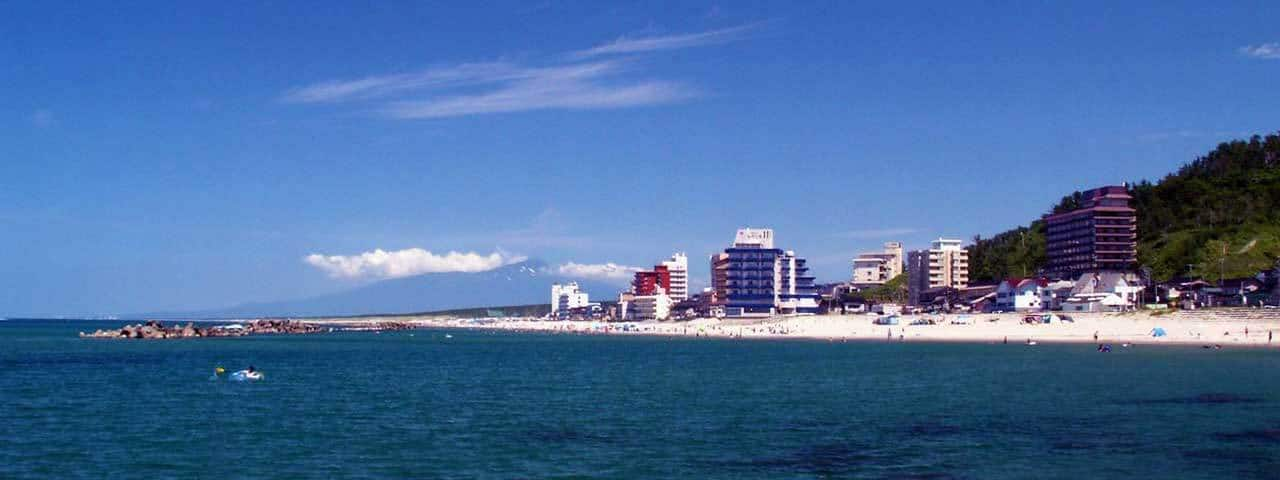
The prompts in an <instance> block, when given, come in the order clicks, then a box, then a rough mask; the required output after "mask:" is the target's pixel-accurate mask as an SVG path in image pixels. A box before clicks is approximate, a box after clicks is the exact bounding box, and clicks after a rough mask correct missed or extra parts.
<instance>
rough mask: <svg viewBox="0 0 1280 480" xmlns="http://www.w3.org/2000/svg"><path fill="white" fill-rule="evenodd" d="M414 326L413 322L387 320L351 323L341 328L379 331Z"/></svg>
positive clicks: (405, 328) (408, 328)
mask: <svg viewBox="0 0 1280 480" xmlns="http://www.w3.org/2000/svg"><path fill="white" fill-rule="evenodd" d="M414 328H418V326H417V325H415V324H413V323H409V322H394V321H388V322H377V323H367V324H359V325H351V326H347V327H343V329H342V330H343V331H347V332H380V331H383V330H391V331H394V330H411V329H414Z"/></svg>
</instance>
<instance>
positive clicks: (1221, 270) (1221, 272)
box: [1218, 241, 1227, 288]
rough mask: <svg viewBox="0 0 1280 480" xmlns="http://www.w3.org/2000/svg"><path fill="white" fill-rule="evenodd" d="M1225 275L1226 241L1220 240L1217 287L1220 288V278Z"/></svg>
mask: <svg viewBox="0 0 1280 480" xmlns="http://www.w3.org/2000/svg"><path fill="white" fill-rule="evenodd" d="M1225 276H1227V242H1225V241H1224V242H1222V257H1221V258H1219V259H1218V288H1222V285H1223V284H1222V279H1223V277H1225Z"/></svg>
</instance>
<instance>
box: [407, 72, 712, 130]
mask: <svg viewBox="0 0 1280 480" xmlns="http://www.w3.org/2000/svg"><path fill="white" fill-rule="evenodd" d="M619 70H620V68H619V66H618V64H616V63H614V62H600V63H588V64H576V65H569V66H564V67H556V68H543V69H534V70H530V72H531V73H533V74H532V75H528V76H523V77H520V78H519V79H517V80H514V81H509V82H505V83H504V84H503V85H502V86H500V87H498V88H497V89H496V90H493V91H489V92H485V93H480V94H474V95H453V96H443V97H437V98H430V99H426V100H406V101H398V102H392V103H390V104H388V105H387V106H386V107H385V108H383V109H382V112H383V113H385V114H386V115H387V116H390V117H393V118H402V119H410V118H441V117H456V116H462V115H475V114H482V113H502V112H522V111H530V110H547V109H563V110H589V109H607V108H623V107H636V106H644V105H658V104H663V103H670V102H676V101H680V100H684V99H688V98H692V97H694V96H696V95H697V92H695V91H694V90H693V89H692V88H691V87H687V86H685V85H682V84H679V83H675V82H664V81H639V82H628V83H622V84H615V83H606V82H603V81H601V80H602V79H603V78H604V77H607V76H612V75H615V74H617V73H618V71H619Z"/></svg>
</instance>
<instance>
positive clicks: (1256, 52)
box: [1240, 42, 1280, 60]
mask: <svg viewBox="0 0 1280 480" xmlns="http://www.w3.org/2000/svg"><path fill="white" fill-rule="evenodd" d="M1240 54H1241V55H1245V56H1249V57H1254V58H1265V59H1267V60H1277V59H1280V42H1272V43H1263V44H1259V45H1246V46H1243V47H1240Z"/></svg>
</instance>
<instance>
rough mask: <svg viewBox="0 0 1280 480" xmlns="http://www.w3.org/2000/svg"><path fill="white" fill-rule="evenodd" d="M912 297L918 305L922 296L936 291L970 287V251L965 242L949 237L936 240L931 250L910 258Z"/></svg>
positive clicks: (911, 299)
mask: <svg viewBox="0 0 1280 480" xmlns="http://www.w3.org/2000/svg"><path fill="white" fill-rule="evenodd" d="M907 272H908V273H909V274H910V281H909V282H908V292H909V293H908V297H909V298H910V302H911V304H912V305H918V304H919V299H920V293H921V292H924V291H925V290H930V289H934V288H943V287H948V288H956V289H959V288H965V287H967V286H969V251H968V250H965V248H964V246H963V241H961V240H953V239H946V238H939V239H937V240H934V241H933V243H932V244H931V245H930V248H929V249H928V250H916V251H913V252H911V253H910V255H908V256H907Z"/></svg>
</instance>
